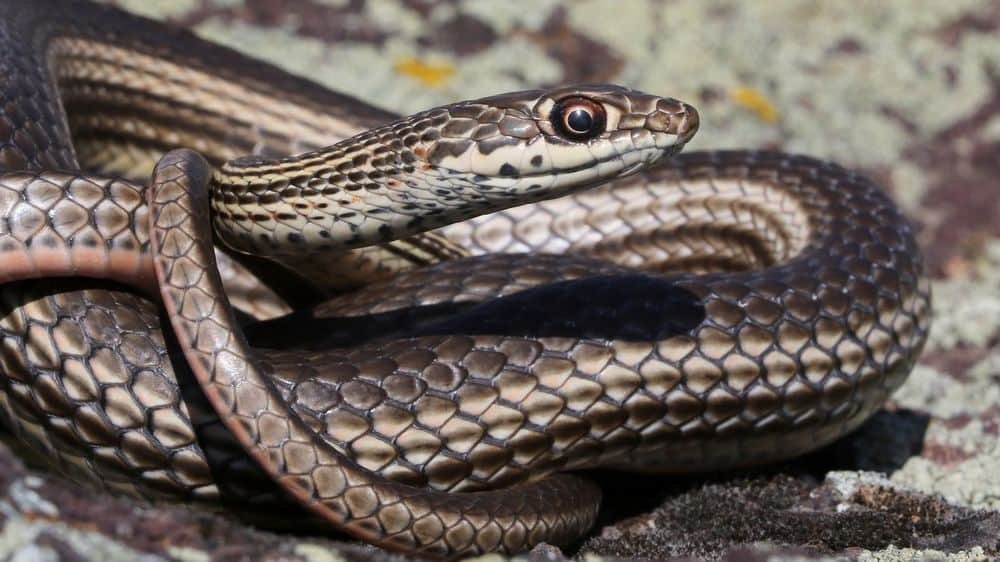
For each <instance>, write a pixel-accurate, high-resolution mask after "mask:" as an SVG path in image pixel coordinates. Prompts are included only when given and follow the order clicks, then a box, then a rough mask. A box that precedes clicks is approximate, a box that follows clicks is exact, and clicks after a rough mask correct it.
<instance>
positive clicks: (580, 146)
mask: <svg viewBox="0 0 1000 562" xmlns="http://www.w3.org/2000/svg"><path fill="white" fill-rule="evenodd" d="M8 4H9V6H8V8H9V9H8V10H7V11H8V13H7V14H5V16H4V18H3V19H2V20H0V53H2V56H0V215H2V217H3V221H2V222H0V263H2V270H0V281H3V282H5V283H6V284H5V285H3V286H2V288H0V300H2V302H3V304H4V314H3V316H2V317H0V344H2V347H0V369H2V370H3V377H2V378H0V385H2V388H3V391H4V392H3V394H2V395H0V411H2V412H3V416H2V417H3V419H4V424H5V425H6V426H7V427H9V428H10V430H11V431H13V432H14V433H15V435H17V437H18V438H20V439H21V440H23V441H24V442H25V443H26V444H27V446H29V447H31V448H33V449H34V450H35V451H36V452H38V453H41V454H42V455H44V456H45V457H46V458H49V459H51V460H52V462H53V464H54V465H56V466H57V467H58V468H60V469H61V470H62V471H63V472H65V473H67V474H68V475H70V476H72V477H74V478H76V479H79V480H86V481H90V482H93V483H96V484H98V485H100V486H103V487H106V488H108V489H110V490H115V491H120V492H126V493H131V494H135V495H141V496H145V497H168V498H173V499H187V500H204V501H219V500H222V501H227V502H235V501H246V502H249V503H251V504H257V505H264V504H265V502H269V501H285V500H284V499H283V498H285V497H287V496H281V494H278V493H276V491H275V489H274V486H273V484H272V483H271V481H272V480H273V481H274V482H277V483H278V484H279V486H280V488H281V489H282V490H283V491H284V493H285V494H287V495H290V496H291V497H292V498H294V499H295V500H297V501H298V502H300V503H301V504H303V505H305V506H306V507H308V508H309V509H310V510H312V511H313V512H314V513H316V514H319V515H320V516H322V517H324V518H326V519H327V520H329V521H330V522H332V523H333V524H335V525H336V526H337V527H338V528H341V529H343V530H345V531H347V532H349V533H351V534H353V535H354V536H357V537H360V538H363V539H365V540H368V541H371V542H374V543H377V544H380V545H382V546H386V547H390V548H395V549H400V550H405V551H412V552H417V553H422V554H425V555H434V556H453V555H464V554H473V553H477V552H487V551H507V552H513V551H519V550H524V549H527V548H530V547H531V546H532V545H534V544H537V543H539V542H541V541H549V542H556V543H564V542H568V541H571V540H573V539H574V538H575V537H577V536H579V535H580V534H582V533H583V532H585V531H586V530H587V529H589V527H590V526H591V525H592V523H593V520H594V517H595V514H596V509H597V503H598V498H599V494H598V491H597V490H596V489H595V488H594V486H593V485H592V484H590V483H588V482H587V481H586V480H583V479H581V478H578V477H575V476H572V475H567V474H563V473H561V472H560V471H564V470H568V469H575V468H586V467H595V466H605V467H617V468H621V469H626V470H642V471H652V472H691V471H698V470H718V469H726V468H732V467H739V466H748V465H753V464H760V463H765V462H772V461H775V460H779V459H784V458H788V457H791V456H794V455H798V454H801V453H804V452H806V451H810V450H813V449H815V448H817V447H819V446H822V445H824V444H826V443H829V442H831V441H832V440H834V439H836V438H838V437H840V436H842V435H844V434H845V433H847V432H849V431H851V430H852V429H854V428H856V427H857V426H858V425H859V424H861V423H862V422H863V421H864V420H865V419H867V418H868V416H870V415H871V414H872V413H873V412H874V411H875V410H876V409H877V408H878V407H879V405H880V404H881V403H882V402H883V401H884V400H885V399H886V397H887V396H888V395H889V394H890V393H891V392H892V391H893V390H894V389H895V388H896V387H898V386H899V384H901V383H902V381H903V380H904V379H905V377H906V375H907V374H908V372H909V371H910V369H911V368H912V365H913V363H914V361H915V360H916V357H917V355H918V354H919V352H920V349H921V347H922V345H923V342H924V340H925V338H926V334H927V330H928V325H929V310H928V308H929V290H928V284H927V280H926V279H925V278H924V276H923V266H922V262H921V257H920V253H919V250H918V248H917V246H916V242H915V240H914V235H913V229H912V227H911V226H910V225H909V224H908V223H907V222H906V220H905V219H904V218H903V217H902V215H901V214H900V213H899V211H898V210H897V209H896V208H895V207H894V206H893V204H892V203H891V201H890V200H889V199H888V198H887V197H886V196H885V195H884V194H883V193H882V192H881V191H880V190H879V189H878V188H877V187H876V186H875V185H873V184H872V183H871V182H870V181H868V180H867V179H865V178H863V177H861V176H858V175H856V174H854V173H851V172H849V171H846V170H844V169H842V168H840V167H838V166H836V165H833V164H829V163H824V162H820V161H817V160H814V159H811V158H806V157H799V156H789V155H784V154H776V153H758V152H702V153H692V154H685V155H680V156H675V157H671V158H669V159H665V158H664V157H666V156H669V155H671V154H672V153H673V152H675V151H677V150H679V149H680V147H681V146H683V144H684V143H685V142H687V140H688V139H689V138H690V137H691V136H692V135H693V134H694V132H695V130H696V129H697V126H698V121H697V113H696V112H694V110H693V109H692V108H690V107H689V106H687V105H685V104H683V103H681V102H678V101H676V100H673V99H669V98H659V97H656V96H651V95H647V94H641V93H638V92H633V91H630V90H626V89H623V88H618V87H613V86H579V87H571V88H560V89H554V90H546V91H531V92H519V93H514V94H506V95H503V96H496V97H492V98H484V99H481V100H474V101H470V102H462V103H459V104H452V105H449V106H445V107H442V108H438V109H435V110H431V111H428V112H425V113H421V114H418V115H415V116H412V117H408V118H405V119H398V118H397V117H396V116H393V115H391V114H388V113H385V112H382V111H380V110H378V109H375V108H372V107H370V106H367V105H365V104H363V103H361V102H359V101H356V100H353V99H351V98H347V97H345V96H341V95H338V94H334V93H331V92H328V91H326V90H323V89H321V88H318V87H316V86H314V85H312V84H310V83H308V82H305V81H302V80H299V79H296V78H293V77H290V76H288V75H286V74H284V73H282V72H281V71H279V70H277V69H274V68H271V67H267V66H265V65H261V64H259V63H256V62H254V61H251V60H248V59H245V58H243V57H241V56H240V55H238V54H235V53H233V52H230V51H228V50H225V49H222V48H219V47H216V46H213V45H210V44H207V43H205V42H203V41H200V40H198V39H196V38H194V37H193V36H190V35H188V34H186V33H181V32H176V31H172V30H169V29H167V28H165V27H163V26H161V25H159V24H155V23H153V22H150V21H147V20H143V19H140V18H135V17H132V16H128V15H126V14H123V13H121V12H118V11H116V10H112V9H109V8H104V7H99V6H94V5H90V4H85V3H78V2H61V1H55V0H51V1H50V0H44V1H38V0H34V1H31V2H28V1H23V0H15V1H13V2H8ZM174 147H188V148H191V149H195V150H197V151H198V152H197V153H195V152H192V151H190V150H181V151H174V152H169V153H167V151H168V150H170V149H172V148H174ZM323 147H326V148H323ZM165 153H167V154H166V156H163V155H164V154H165ZM294 153H300V154H299V155H298V156H294V157H288V156H286V155H288V154H294ZM202 155H204V158H203V156H202ZM246 155H251V156H246ZM161 156H162V158H161ZM240 156H242V157H241V158H237V157H240ZM206 158H207V160H208V161H206V160H205V159H206ZM661 160H663V161H661ZM157 162H158V164H156V167H155V171H154V172H153V178H152V181H151V183H150V187H149V188H146V187H145V184H146V183H147V180H146V178H147V176H148V174H149V170H150V169H153V164H154V163H157ZM209 162H210V163H211V164H209ZM657 162H659V163H658V164H657V166H656V167H653V164H654V163H657ZM213 165H214V166H215V167H214V168H213ZM603 182H609V183H607V184H605V185H601V186H599V187H596V188H593V189H589V190H587V191H579V190H580V189H581V188H584V187H593V186H595V185H597V184H599V183H603ZM564 194H565V195H566V196H565V197H561V198H558V199H553V197H556V196H558V195H564ZM523 203H530V204H527V205H523V206H520V207H517V208H511V207H513V206H514V205H519V204H523ZM210 208H211V215H212V216H211V217H209V209H210ZM465 219H468V220H465ZM210 221H211V222H210ZM458 221H463V222H458ZM453 223H454V224H453ZM211 225H214V231H215V232H214V234H215V237H217V238H218V239H220V240H221V241H223V242H224V243H225V246H226V249H225V251H223V250H221V249H213V246H212V242H211V241H212V238H213V231H212V230H213V227H212V226H211ZM243 254H253V255H254V256H266V257H267V258H269V259H272V260H275V261H277V262H280V263H282V264H284V265H285V266H286V268H288V269H290V270H293V271H295V272H296V273H298V274H299V275H301V276H303V277H305V278H307V279H308V280H309V283H310V285H311V287H312V289H311V290H312V291H314V292H317V293H322V292H328V293H330V294H334V295H335V296H334V297H333V298H332V299H330V300H329V301H327V302H325V303H324V304H321V305H318V306H315V307H313V308H311V309H308V310H304V311H303V310H300V311H297V312H295V313H294V314H292V315H290V316H284V317H282V318H277V319H275V317H279V316H282V315H284V314H285V313H287V312H290V311H291V307H290V306H289V303H292V304H295V301H296V296H297V291H300V290H301V289H300V288H297V287H300V286H299V285H296V283H297V282H298V281H295V280H293V279H292V277H291V276H289V275H286V274H282V273H280V272H278V271H276V270H275V268H274V267H271V266H268V265H262V264H261V262H260V261H259V260H258V258H252V257H246V256H243ZM418 266H420V267H418ZM29 278H36V279H37V278H43V279H41V280H40V281H34V282H32V283H27V282H25V281H24V280H25V279H29ZM88 278H89V279H88ZM102 279H104V280H112V281H116V282H120V283H124V284H127V285H129V286H131V287H132V288H133V289H139V290H141V291H143V292H144V294H145V295H146V297H144V296H142V294H139V293H135V292H133V291H132V290H130V289H128V288H123V287H120V286H116V285H109V284H107V282H106V281H101V280H102ZM360 285H364V287H362V288H360V289H358V288H357V287H358V286H360ZM279 295H281V296H279ZM148 296H159V297H160V299H162V305H160V304H158V303H157V302H156V299H154V300H149V299H148V298H147V297H148ZM282 297H284V298H282ZM300 300H304V299H300ZM161 306H162V308H161ZM164 309H165V311H166V314H161V310H164ZM255 319H256V320H265V319H270V320H269V321H267V322H253V320H255ZM165 328H166V330H165ZM244 329H246V330H247V331H248V333H249V335H250V336H251V337H250V339H249V341H248V339H247V337H246V336H244ZM304 334H309V335H304ZM251 344H252V345H251ZM195 380H196V381H197V383H200V384H195V382H194V381H195ZM251 459H252V460H251ZM261 469H263V474H266V475H267V476H269V478H262V475H263V474H262V471H261ZM502 486H507V487H502Z"/></svg>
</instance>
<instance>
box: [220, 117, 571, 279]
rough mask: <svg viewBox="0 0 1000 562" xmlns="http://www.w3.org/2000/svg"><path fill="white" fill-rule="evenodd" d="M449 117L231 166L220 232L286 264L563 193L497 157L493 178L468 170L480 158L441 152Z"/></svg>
mask: <svg viewBox="0 0 1000 562" xmlns="http://www.w3.org/2000/svg"><path fill="white" fill-rule="evenodd" d="M449 119H450V115H449V113H448V111H447V110H444V109H437V110H431V111H428V112H424V113H421V114H417V115H415V116H413V117H411V118H408V119H404V120H400V121H397V122H395V123H392V124H389V125H386V126H383V127H381V128H377V129H374V130H372V131H369V132H365V133H362V134H360V135H357V136H355V137H352V138H350V139H347V140H345V141H342V142H340V143H338V144H335V145H333V146H330V147H328V148H325V149H322V150H318V151H313V152H309V153H305V154H302V155H298V156H294V157H289V158H284V159H280V160H272V159H265V158H260V157H254V156H250V157H243V158H238V159H236V160H233V161H230V162H227V163H226V164H224V165H223V166H221V167H220V168H219V169H218V170H217V171H216V172H215V174H214V177H213V182H212V196H211V205H212V210H213V213H214V220H215V228H216V232H217V234H218V235H219V237H220V238H221V240H222V241H223V242H224V243H225V244H227V245H228V246H230V247H231V248H233V249H235V250H237V251H240V252H246V253H254V254H258V255H263V256H268V257H272V258H275V259H278V260H279V261H287V259H295V258H299V257H301V256H303V255H310V256H316V255H329V254H331V253H332V254H336V253H342V252H344V251H346V250H349V249H353V248H360V247H363V246H368V245H373V244H382V243H386V242H389V241H391V240H395V239H398V238H402V237H406V236H410V235H413V234H417V233H420V232H425V231H427V230H430V229H433V228H437V227H440V226H444V225H446V224H451V223H454V222H458V221H461V220H465V219H467V218H469V217H473V216H477V215H481V214H484V213H489V212H492V211H497V210H501V209H505V208H508V207H511V206H513V205H515V204H521V203H527V202H534V201H539V200H542V199H548V198H552V197H556V196H558V195H561V194H563V193H565V191H566V189H564V188H562V187H561V186H559V185H555V182H553V181H552V180H551V179H550V180H549V181H543V180H540V179H539V178H538V177H534V176H531V175H520V174H516V173H507V174H503V173H500V170H506V168H503V166H504V164H505V162H503V161H502V160H503V154H502V153H496V154H494V155H492V158H493V159H495V160H496V169H497V170H498V173H497V174H496V175H491V176H487V175H482V174H477V173H473V172H471V171H464V170H463V169H462V168H463V167H464V166H463V160H464V159H467V158H469V157H471V156H473V155H472V153H473V152H479V151H478V149H477V147H475V146H466V147H465V152H458V151H453V150H452V149H451V148H444V149H442V147H450V146H451V145H450V144H448V143H446V142H443V141H442V139H441V135H442V132H441V131H442V128H443V127H444V126H445V124H446V123H447V122H448V120H449ZM522 148H523V147H522ZM479 156H481V154H480V155H479ZM579 184H580V182H578V181H577V182H576V183H575V184H574V185H573V186H572V187H577V186H579ZM282 258H286V259H285V260H283V259H282Z"/></svg>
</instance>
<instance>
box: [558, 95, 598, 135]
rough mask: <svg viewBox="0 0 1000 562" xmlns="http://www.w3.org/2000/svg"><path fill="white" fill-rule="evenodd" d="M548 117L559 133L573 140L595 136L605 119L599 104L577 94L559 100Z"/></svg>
mask: <svg viewBox="0 0 1000 562" xmlns="http://www.w3.org/2000/svg"><path fill="white" fill-rule="evenodd" d="M549 119H550V120H551V121H552V126H553V127H555V129H556V131H557V132H559V134H561V135H562V136H564V137H566V138H568V139H570V140H574V141H582V140H588V139H592V138H594V137H597V136H598V135H600V134H601V133H603V132H604V125H605V121H606V120H605V114H604V107H603V106H602V105H601V104H599V103H595V102H593V101H591V100H589V99H587V98H583V97H579V96H574V97H569V98H565V99H562V100H559V102H558V103H556V106H555V107H554V108H552V115H551V117H549Z"/></svg>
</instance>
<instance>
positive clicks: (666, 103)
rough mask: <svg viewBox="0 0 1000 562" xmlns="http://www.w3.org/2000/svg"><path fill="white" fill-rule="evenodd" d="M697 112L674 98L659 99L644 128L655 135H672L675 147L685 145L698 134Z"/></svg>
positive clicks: (692, 107)
mask: <svg viewBox="0 0 1000 562" xmlns="http://www.w3.org/2000/svg"><path fill="white" fill-rule="evenodd" d="M698 124H699V118H698V110H697V109H695V108H694V106H691V105H688V104H686V103H684V102H682V101H680V100H676V99H674V98H660V99H659V100H658V101H657V103H656V109H655V110H654V111H653V113H652V114H651V115H650V116H649V117H648V118H647V119H646V126H647V127H648V128H649V129H650V130H652V131H653V132H656V133H664V134H668V135H673V136H675V137H676V138H677V140H676V142H675V143H674V144H675V146H676V147H678V148H679V147H681V146H684V145H685V144H687V142H688V141H689V140H691V137H693V136H694V134H695V133H696V132H698Z"/></svg>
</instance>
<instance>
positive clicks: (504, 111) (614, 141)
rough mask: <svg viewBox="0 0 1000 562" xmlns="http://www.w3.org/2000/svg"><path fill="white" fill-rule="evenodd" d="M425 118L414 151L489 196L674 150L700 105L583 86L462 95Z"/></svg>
mask: <svg viewBox="0 0 1000 562" xmlns="http://www.w3.org/2000/svg"><path fill="white" fill-rule="evenodd" d="M422 122H423V123H424V124H426V126H425V128H426V129H429V130H430V132H429V134H428V131H426V130H425V131H424V132H423V135H422V136H421V143H420V144H419V145H418V146H416V147H415V149H414V152H415V154H416V155H417V156H418V158H422V159H423V160H424V161H425V165H426V166H428V167H429V168H433V169H435V170H438V171H439V172H440V173H441V175H442V177H443V178H451V179H452V180H453V182H454V181H457V178H463V179H466V180H468V181H469V182H470V183H472V184H474V185H475V186H477V187H478V188H479V190H480V192H481V193H483V194H484V195H487V198H490V199H492V198H494V197H499V198H510V197H519V198H525V199H543V198H548V197H553V196H556V195H561V194H563V193H565V192H567V191H570V190H572V189H576V188H580V187H587V186H591V185H594V184H597V183H601V182H603V181H607V180H609V179H612V178H615V177H619V176H623V175H627V174H630V173H633V172H636V171H639V170H641V169H643V168H645V167H648V166H650V165H652V164H654V163H655V162H657V161H659V160H660V159H662V158H664V157H666V156H669V155H671V154H673V153H675V152H677V151H678V150H680V149H681V147H683V146H684V144H685V143H687V141H688V140H690V139H691V137H692V136H694V133H695V132H696V131H697V130H698V112H697V111H696V110H695V109H694V108H693V107H691V106H690V105H688V104H686V103H683V102H681V101H678V100H675V99H673V98H663V97H659V96H654V95H650V94H644V93H642V92H637V91H634V90H630V89H627V88H623V87H621V86H613V85H583V86H568V87H561V88H556V89H551V90H531V91H524V92H514V93H509V94H502V95H499V96H492V97H487V98H482V99H478V100H471V101H466V102H460V103H457V104H453V105H450V106H447V107H443V108H438V109H436V110H431V111H430V112H428V113H427V114H425V117H424V118H423V120H422ZM418 123H421V121H418ZM490 195H492V196H494V197H489V196H490Z"/></svg>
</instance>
